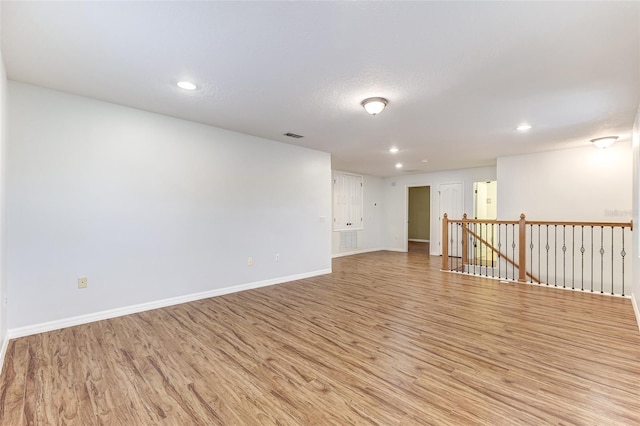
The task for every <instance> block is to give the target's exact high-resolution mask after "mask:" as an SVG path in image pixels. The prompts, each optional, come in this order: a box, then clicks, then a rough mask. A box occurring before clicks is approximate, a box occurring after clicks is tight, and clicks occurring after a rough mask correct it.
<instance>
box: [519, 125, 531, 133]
mask: <svg viewBox="0 0 640 426" xmlns="http://www.w3.org/2000/svg"><path fill="white" fill-rule="evenodd" d="M516 130H517V131H519V132H528V131H529V130H531V125H530V124H527V123H522V124H520V125H519V126H518V127H516Z"/></svg>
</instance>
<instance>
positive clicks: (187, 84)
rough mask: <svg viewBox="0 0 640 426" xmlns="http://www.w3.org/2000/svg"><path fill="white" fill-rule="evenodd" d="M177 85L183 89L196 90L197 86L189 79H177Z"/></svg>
mask: <svg viewBox="0 0 640 426" xmlns="http://www.w3.org/2000/svg"><path fill="white" fill-rule="evenodd" d="M177 84H178V87H179V88H181V89H184V90H196V89H197V88H198V87H197V86H196V85H195V84H193V83H192V82H190V81H179V82H178V83H177Z"/></svg>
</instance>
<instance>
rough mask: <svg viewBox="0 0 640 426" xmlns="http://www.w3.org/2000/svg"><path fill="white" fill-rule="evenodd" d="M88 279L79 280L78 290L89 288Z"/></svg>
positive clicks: (81, 278)
mask: <svg viewBox="0 0 640 426" xmlns="http://www.w3.org/2000/svg"><path fill="white" fill-rule="evenodd" d="M87 283H88V280H87V277H80V278H78V288H87Z"/></svg>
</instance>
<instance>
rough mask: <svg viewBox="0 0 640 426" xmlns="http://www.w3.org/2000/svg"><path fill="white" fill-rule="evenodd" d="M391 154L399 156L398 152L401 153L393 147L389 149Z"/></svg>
mask: <svg viewBox="0 0 640 426" xmlns="http://www.w3.org/2000/svg"><path fill="white" fill-rule="evenodd" d="M389 152H390V153H392V154H397V153H398V152H400V150H399V149H398V148H396V147H395V146H392V147H391V148H389Z"/></svg>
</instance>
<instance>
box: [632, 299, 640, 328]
mask: <svg viewBox="0 0 640 426" xmlns="http://www.w3.org/2000/svg"><path fill="white" fill-rule="evenodd" d="M631 304H632V305H633V312H635V313H636V322H637V323H638V330H640V308H639V307H638V302H636V295H635V294H631Z"/></svg>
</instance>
